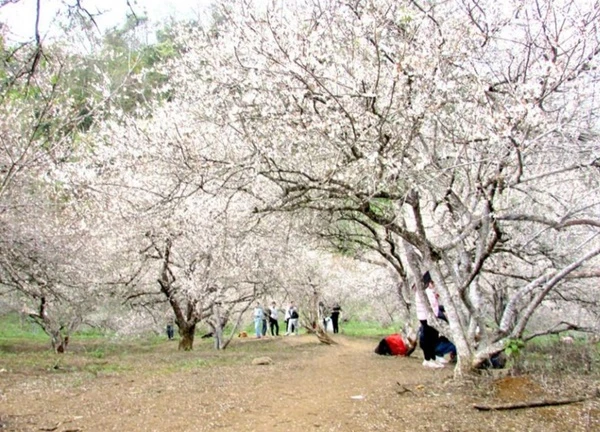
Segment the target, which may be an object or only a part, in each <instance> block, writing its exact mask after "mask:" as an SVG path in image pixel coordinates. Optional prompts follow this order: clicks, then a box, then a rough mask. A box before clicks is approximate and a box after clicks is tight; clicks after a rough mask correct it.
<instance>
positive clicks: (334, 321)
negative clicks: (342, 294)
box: [319, 302, 342, 333]
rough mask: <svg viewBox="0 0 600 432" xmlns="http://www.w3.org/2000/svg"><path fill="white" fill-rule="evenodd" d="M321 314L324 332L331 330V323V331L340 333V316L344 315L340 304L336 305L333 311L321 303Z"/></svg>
mask: <svg viewBox="0 0 600 432" xmlns="http://www.w3.org/2000/svg"><path fill="white" fill-rule="evenodd" d="M319 313H320V314H321V319H322V320H323V330H325V331H328V330H329V323H331V331H332V332H333V333H339V332H340V316H341V314H342V308H341V306H340V305H339V303H335V304H334V305H333V307H332V308H331V310H329V308H328V307H327V306H326V305H325V303H323V302H319Z"/></svg>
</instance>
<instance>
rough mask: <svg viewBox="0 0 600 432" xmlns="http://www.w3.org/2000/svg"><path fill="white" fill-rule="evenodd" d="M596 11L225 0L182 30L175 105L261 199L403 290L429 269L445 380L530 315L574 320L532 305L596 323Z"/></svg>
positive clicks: (553, 6) (488, 4)
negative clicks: (306, 221)
mask: <svg viewBox="0 0 600 432" xmlns="http://www.w3.org/2000/svg"><path fill="white" fill-rule="evenodd" d="M598 8H599V6H598V4H597V3H593V2H575V1H572V0H566V1H558V2H557V1H537V2H530V3H527V4H523V3H522V2H501V3H499V2H496V1H471V0H462V1H456V2H427V3H425V2H419V1H400V2H398V1H391V0H374V1H356V2H351V3H348V2H342V1H337V0H330V1H324V2H319V3H318V4H314V3H313V2H295V4H294V5H293V6H292V5H289V4H286V7H277V6H273V7H269V8H267V9H266V10H265V9H264V8H263V9H256V8H253V7H252V6H251V2H247V1H225V2H222V4H221V5H220V8H219V13H220V14H221V15H222V16H223V19H222V20H221V21H220V22H219V23H218V25H215V26H214V27H213V28H211V29H210V30H203V29H200V28H199V29H197V30H196V31H195V32H190V31H187V32H186V33H185V34H182V35H181V40H179V42H178V43H180V44H181V45H182V46H184V47H185V49H184V52H185V54H184V55H183V56H182V58H181V59H178V60H176V61H174V62H173V63H172V65H171V69H170V74H169V76H170V77H171V85H172V86H173V89H175V90H174V94H173V99H172V102H171V103H172V108H171V109H172V110H174V111H177V112H186V113H187V118H188V122H187V125H186V126H187V128H188V130H193V131H194V132H193V133H195V134H198V135H199V136H203V137H204V138H205V142H211V141H212V140H215V141H218V142H221V143H226V144H227V148H228V149H229V153H228V156H230V157H231V159H230V162H229V163H230V164H231V172H232V173H233V172H236V173H239V172H240V170H243V171H244V172H246V173H247V174H249V175H251V176H252V177H253V179H254V181H253V183H248V185H247V186H245V187H244V188H242V190H243V191H244V192H246V193H248V194H252V195H254V196H255V197H258V198H259V199H260V200H261V201H260V205H257V208H256V210H257V211H258V212H268V211H289V212H295V211H298V210H307V209H308V210H311V211H315V212H321V213H322V214H323V215H326V217H327V218H328V220H331V221H332V225H331V228H332V229H337V230H339V233H340V234H341V235H346V236H347V240H348V241H350V242H352V241H354V240H356V239H357V238H360V239H361V241H362V242H363V244H364V245H366V246H369V247H375V248H376V249H379V250H380V251H381V252H386V251H388V252H389V251H392V250H393V251H394V254H395V255H393V256H392V255H390V254H388V256H385V253H382V254H381V255H382V257H383V258H384V259H387V260H388V262H390V264H393V265H394V267H395V268H396V271H398V272H399V273H402V274H401V276H402V279H403V280H404V281H405V282H404V283H405V284H407V283H408V275H411V274H412V277H413V278H414V280H415V283H416V285H417V286H419V287H420V282H419V280H420V277H419V275H420V274H421V273H422V272H423V271H425V270H429V271H431V274H432V276H433V279H434V281H435V282H436V284H437V286H438V289H439V291H440V295H441V301H442V302H443V304H444V306H445V307H446V310H447V315H448V318H449V327H444V326H443V325H442V324H439V323H438V324H439V326H440V327H441V328H442V329H443V330H444V331H445V332H448V333H449V335H450V336H451V338H452V339H453V340H454V341H455V343H456V345H457V347H458V351H459V356H458V357H459V361H458V366H457V368H456V374H457V376H460V375H461V374H462V373H464V372H466V371H468V370H469V369H470V368H472V367H474V366H476V365H477V364H479V363H480V362H481V361H483V360H484V359H485V358H487V356H488V355H489V354H491V353H493V352H497V351H499V350H501V349H502V348H503V346H504V343H505V342H506V341H507V340H508V339H512V338H524V337H526V336H527V333H526V330H527V329H528V326H531V325H532V324H534V323H535V324H536V325H537V327H536V328H539V329H540V331H544V332H547V331H558V330H560V329H564V328H573V327H577V326H583V324H582V323H584V322H585V321H583V320H582V321H580V322H576V321H568V320H566V319H565V320H564V321H567V324H563V325H559V324H560V323H559V321H560V319H556V320H555V319H554V318H553V317H548V319H546V320H545V322H540V320H536V314H537V313H540V311H542V310H544V309H543V308H544V307H546V305H551V306H557V305H558V306H560V305H561V304H568V305H569V308H575V309H576V310H577V311H578V312H577V313H578V314H579V316H580V317H589V318H593V317H592V316H591V315H590V314H593V313H594V311H593V310H594V307H595V306H597V301H598V300H597V299H598V297H597V294H598V291H597V287H596V285H597V283H596V282H597V277H598V276H599V275H598V274H597V272H596V271H595V270H594V268H595V267H596V266H597V264H598V259H597V256H598V254H599V253H600V243H599V242H598V239H597V230H598V226H600V222H599V220H598V217H597V214H598V193H597V187H598V182H599V178H598V168H599V163H598V154H597V148H598V134H597V132H598V131H597V129H598V118H597V112H598V110H597V106H598V98H597V93H598V92H597V85H598V56H599V54H600V43H599V35H598V29H597V25H596V23H597V21H598V18H599V17H600V10H599V9H598ZM214 130H218V131H219V132H218V135H215V134H214V133H213V132H211V131H214ZM382 240H383V241H384V242H382V243H380V245H383V246H384V247H383V248H382V247H381V246H380V245H378V241H382ZM398 251H401V252H398ZM390 258H391V260H390ZM407 288H408V287H405V290H406V289H407ZM420 288H422V287H420ZM405 292H407V291H405ZM577 300H581V302H580V303H578V302H577ZM585 304H587V305H589V306H590V307H589V308H587V309H586V308H585ZM596 310H597V308H596ZM596 313H597V312H596ZM566 317H567V315H564V316H563V317H562V318H566ZM596 322H597V321H596ZM557 325H558V326H557ZM476 329H479V331H480V332H481V334H480V338H481V340H480V341H479V342H476V340H475V333H476Z"/></svg>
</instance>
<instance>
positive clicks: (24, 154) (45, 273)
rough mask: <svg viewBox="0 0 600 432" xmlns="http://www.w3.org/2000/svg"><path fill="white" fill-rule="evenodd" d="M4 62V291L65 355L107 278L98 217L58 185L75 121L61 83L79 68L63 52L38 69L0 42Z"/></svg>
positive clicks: (0, 209) (0, 154)
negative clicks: (71, 336) (22, 301)
mask: <svg viewBox="0 0 600 432" xmlns="http://www.w3.org/2000/svg"><path fill="white" fill-rule="evenodd" d="M63 48H65V47H63ZM1 54H2V58H1V62H2V68H1V72H0V77H1V79H0V227H1V228H0V232H1V240H0V290H1V293H2V294H3V295H7V296H9V297H12V298H15V297H16V298H19V299H22V298H24V299H25V303H26V304H25V305H24V306H25V309H26V310H27V311H28V312H29V314H30V315H31V316H32V318H33V319H34V320H35V321H36V322H37V323H38V324H39V325H40V326H41V327H42V328H43V329H44V331H45V332H46V333H48V335H49V336H50V337H51V340H52V345H53V347H54V349H55V350H57V351H64V350H65V349H66V348H67V343H68V336H69V334H70V332H72V331H73V330H74V329H76V328H77V326H78V325H79V324H81V323H82V322H84V320H85V317H86V314H87V313H89V312H91V311H93V310H94V309H95V305H93V304H92V303H93V302H92V299H94V298H96V296H95V295H94V294H95V293H96V291H97V288H98V286H99V284H100V281H101V280H102V279H103V277H104V276H105V275H106V274H107V273H108V272H110V271H111V270H112V267H111V266H110V265H109V264H108V262H104V263H103V264H102V265H100V263H101V262H102V260H101V259H100V258H101V257H103V254H101V253H100V254H99V253H98V251H99V250H100V248H98V246H99V239H101V237H102V234H101V231H102V229H103V228H104V227H105V225H103V224H102V223H101V222H102V219H101V218H96V217H95V216H91V214H90V213H89V212H87V210H89V209H90V205H89V203H87V202H86V201H85V200H83V199H80V198H82V197H81V196H79V193H80V191H78V190H76V189H73V188H72V187H71V185H69V184H68V182H67V181H66V179H65V177H64V167H65V166H66V165H68V164H69V163H70V162H72V160H73V158H74V155H75V154H76V153H77V148H78V145H79V141H78V132H79V129H78V126H79V124H80V120H81V114H80V112H79V111H78V109H77V108H76V104H74V100H73V98H72V97H71V96H70V93H69V92H68V88H67V87H66V84H67V83H66V80H65V79H64V77H65V76H66V72H65V70H67V69H69V67H74V68H76V67H77V63H76V59H74V58H72V57H70V56H69V55H68V54H67V52H66V51H65V50H64V49H61V48H59V47H55V49H52V50H50V49H48V51H47V52H44V53H43V57H41V58H43V61H41V62H40V63H39V64H37V65H35V67H33V66H32V65H31V58H32V55H33V56H35V53H33V54H32V52H31V50H30V49H28V48H27V47H26V46H25V47H10V46H5V45H4V44H2V46H1ZM39 55H40V56H42V53H39ZM38 60H39V59H38ZM104 256H105V257H108V256H109V254H106V255H104ZM103 269H104V270H103ZM15 294H16V295H15ZM20 306H21V305H19V307H20Z"/></svg>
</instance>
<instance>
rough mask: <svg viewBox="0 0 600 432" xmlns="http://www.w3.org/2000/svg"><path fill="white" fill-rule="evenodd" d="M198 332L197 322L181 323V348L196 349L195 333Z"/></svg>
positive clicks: (185, 349)
mask: <svg viewBox="0 0 600 432" xmlns="http://www.w3.org/2000/svg"><path fill="white" fill-rule="evenodd" d="M195 333H196V324H191V325H179V336H180V338H179V349H180V350H183V351H191V350H192V349H194V335H195Z"/></svg>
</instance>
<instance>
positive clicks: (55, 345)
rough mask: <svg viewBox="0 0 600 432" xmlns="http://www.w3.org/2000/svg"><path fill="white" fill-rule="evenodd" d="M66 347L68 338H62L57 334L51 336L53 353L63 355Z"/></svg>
mask: <svg viewBox="0 0 600 432" xmlns="http://www.w3.org/2000/svg"><path fill="white" fill-rule="evenodd" d="M67 345H69V336H64V337H63V335H62V334H61V333H60V332H57V333H55V334H53V335H52V349H54V352H56V353H59V354H63V353H64V352H66V351H67Z"/></svg>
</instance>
